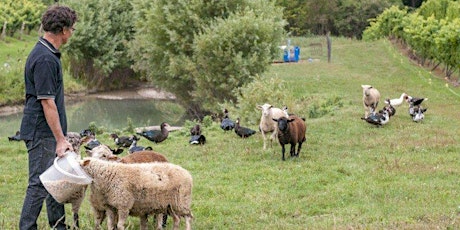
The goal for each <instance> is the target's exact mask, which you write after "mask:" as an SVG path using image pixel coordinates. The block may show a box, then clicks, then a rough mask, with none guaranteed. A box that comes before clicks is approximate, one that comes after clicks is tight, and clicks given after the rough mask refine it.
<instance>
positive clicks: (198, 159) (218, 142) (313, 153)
mask: <svg viewBox="0 0 460 230" xmlns="http://www.w3.org/2000/svg"><path fill="white" fill-rule="evenodd" d="M309 42H310V41H309V40H307V39H298V40H297V39H293V41H292V43H293V44H299V46H301V57H302V62H300V63H289V64H277V65H273V66H272V67H271V70H270V73H268V74H266V75H265V76H264V77H270V76H276V77H277V78H280V79H282V80H283V81H285V82H286V90H285V94H286V98H289V100H293V101H285V103H286V104H288V106H289V108H290V112H292V113H295V114H298V115H301V116H303V117H306V123H307V142H306V143H305V144H304V146H303V149H302V152H301V153H300V157H299V158H294V159H287V160H286V161H285V162H283V161H281V148H280V146H279V145H278V144H277V143H274V146H273V147H272V148H269V149H268V150H266V151H263V150H262V146H263V140H262V137H261V135H260V134H257V135H255V136H252V137H250V138H247V139H241V138H239V137H237V136H236V135H235V134H234V133H233V132H228V133H224V132H223V131H222V130H220V128H219V126H218V123H212V124H210V125H208V126H206V127H204V135H205V136H206V138H207V143H206V144H205V145H204V146H190V145H189V144H188V138H189V136H188V134H187V131H188V130H189V127H190V126H191V125H192V124H193V122H187V123H186V127H184V129H183V130H181V131H175V132H172V133H171V134H170V137H169V138H168V139H167V140H166V141H165V142H163V143H160V144H153V143H151V142H149V141H147V140H146V139H142V140H141V141H140V143H139V145H143V146H148V145H150V146H152V147H153V149H154V150H156V151H158V152H160V153H163V154H165V155H166V156H167V157H168V159H169V160H170V161H171V162H174V163H176V164H179V165H181V166H183V167H184V168H186V169H188V170H189V171H190V172H191V174H192V175H193V178H194V188H193V202H192V203H193V204H192V211H193V214H194V216H195V218H194V221H193V228H194V229H459V228H460V223H459V221H460V220H459V211H460V192H459V185H458V175H459V173H460V167H459V163H458V162H460V161H459V160H460V159H459V158H460V155H459V152H460V151H459V150H460V145H459V141H460V136H459V132H458V130H459V127H460V126H459V125H460V120H459V115H458V114H459V113H458V111H460V110H459V108H460V104H459V101H460V98H459V96H457V95H458V94H460V90H459V89H458V88H452V87H450V86H446V84H445V82H444V80H443V79H439V78H437V77H436V76H433V75H431V74H430V72H427V71H425V70H424V69H420V68H419V67H418V66H414V65H412V64H411V63H410V62H409V61H408V60H407V58H406V57H404V56H402V55H400V54H399V52H398V50H396V49H394V48H393V47H392V46H391V44H390V43H389V42H387V41H384V40H380V41H376V42H361V41H355V40H348V39H341V38H334V39H333V43H332V47H333V52H332V62H331V63H327V61H326V59H325V54H323V55H322V56H321V57H319V60H317V59H318V58H315V60H313V61H312V62H308V61H306V59H307V58H308V57H309V54H308V52H309V51H308V44H309ZM361 84H371V85H373V86H375V87H376V88H377V89H379V91H380V93H381V95H382V98H386V97H389V98H396V97H399V95H400V94H401V93H402V92H406V93H408V94H409V95H413V96H423V97H428V98H429V100H428V101H426V102H424V105H425V106H426V107H427V108H428V111H427V112H426V117H425V120H424V121H423V122H421V123H414V122H412V121H411V119H410V117H409V115H408V106H407V104H404V105H402V106H400V107H398V108H397V112H396V115H395V116H394V117H392V118H391V120H390V122H389V123H388V124H387V125H386V126H384V127H382V128H376V127H373V126H371V125H369V124H367V123H366V122H364V121H362V120H361V119H360V117H362V116H363V115H364V108H363V106H362V91H361V86H360V85H361ZM253 93H254V94H257V91H254V92H253ZM281 101H283V100H282V99H281ZM268 102H270V101H268ZM261 103H263V102H261ZM381 103H382V104H383V100H382V101H381ZM254 106H255V105H254ZM379 107H382V105H380V106H379ZM315 108H316V109H315ZM321 111H323V112H321ZM310 113H312V114H313V115H311V116H310ZM316 113H317V114H316ZM315 114H316V115H315ZM238 115H239V114H238V110H236V111H235V113H234V114H233V115H232V116H233V117H232V118H236V116H238ZM253 116H254V117H260V114H259V113H256V112H254V114H253ZM70 122H71V121H70ZM152 125H156V124H152ZM247 126H249V127H251V128H253V129H257V125H256V124H250V123H248V124H247ZM126 134H128V133H126ZM98 139H99V140H100V141H102V142H103V143H107V144H109V145H111V146H113V141H112V140H111V139H110V138H109V133H108V132H107V133H103V134H101V135H99V136H98ZM0 152H1V154H2V157H1V158H0V166H1V167H0V185H1V186H0V228H1V229H17V226H18V218H19V215H20V211H21V206H22V199H23V197H24V191H25V188H26V185H27V154H26V150H25V147H24V144H23V143H18V142H8V141H7V139H6V137H2V138H1V139H0ZM66 210H67V219H68V221H70V222H71V214H70V213H71V212H70V206H69V205H66ZM46 220H47V219H46V212H42V214H41V216H40V219H39V225H40V229H45V228H47V221H46ZM81 225H82V229H91V228H92V226H93V219H92V214H91V211H90V205H89V203H88V200H87V199H86V200H85V202H84V204H83V206H82V210H81ZM169 225H171V223H169ZM127 226H128V229H138V228H139V220H138V219H137V218H133V217H130V218H129V219H128V223H127Z"/></svg>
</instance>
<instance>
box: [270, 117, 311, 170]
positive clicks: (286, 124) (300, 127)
mask: <svg viewBox="0 0 460 230" xmlns="http://www.w3.org/2000/svg"><path fill="white" fill-rule="evenodd" d="M273 121H275V122H277V123H278V125H277V128H278V131H277V132H278V140H279V143H280V145H281V153H282V154H283V157H282V159H283V161H284V160H285V158H284V152H285V148H284V145H287V144H291V150H290V153H291V157H299V153H300V149H301V148H302V143H303V142H304V141H305V140H306V138H305V132H306V131H307V126H306V125H305V121H304V120H303V119H302V118H300V117H297V116H295V115H290V116H289V117H288V118H286V117H280V118H279V119H273ZM297 144H299V146H298V147H297V152H295V146H296V145H297Z"/></svg>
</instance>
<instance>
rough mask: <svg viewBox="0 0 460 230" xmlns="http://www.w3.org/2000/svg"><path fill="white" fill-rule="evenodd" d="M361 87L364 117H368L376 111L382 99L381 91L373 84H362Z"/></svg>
mask: <svg viewBox="0 0 460 230" xmlns="http://www.w3.org/2000/svg"><path fill="white" fill-rule="evenodd" d="M361 88H363V105H364V118H367V117H368V116H369V114H370V113H372V114H374V113H375V110H376V109H377V106H378V104H379V100H380V92H379V91H378V90H377V89H376V88H374V87H372V86H371V85H361Z"/></svg>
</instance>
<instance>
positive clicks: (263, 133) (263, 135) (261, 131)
mask: <svg viewBox="0 0 460 230" xmlns="http://www.w3.org/2000/svg"><path fill="white" fill-rule="evenodd" d="M260 133H262V138H263V139H264V150H265V149H266V148H267V146H266V143H265V142H266V140H265V132H264V131H263V130H262V129H260Z"/></svg>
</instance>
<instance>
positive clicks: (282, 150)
mask: <svg viewBox="0 0 460 230" xmlns="http://www.w3.org/2000/svg"><path fill="white" fill-rule="evenodd" d="M285 151H286V149H285V148H284V144H281V153H282V154H283V157H282V158H281V159H283V161H284V160H286V159H285V158H284V152H285Z"/></svg>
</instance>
